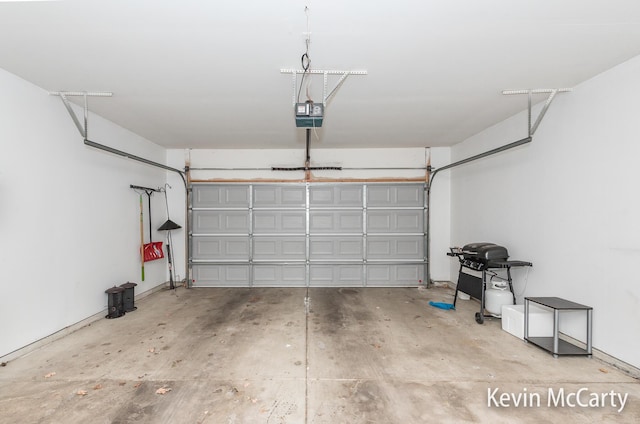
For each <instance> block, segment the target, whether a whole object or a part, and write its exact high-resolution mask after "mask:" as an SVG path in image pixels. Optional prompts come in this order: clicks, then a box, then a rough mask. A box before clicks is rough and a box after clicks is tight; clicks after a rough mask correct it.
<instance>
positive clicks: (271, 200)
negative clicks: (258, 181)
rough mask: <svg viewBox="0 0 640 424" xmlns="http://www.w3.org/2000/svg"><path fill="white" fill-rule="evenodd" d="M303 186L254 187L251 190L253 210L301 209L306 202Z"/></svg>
mask: <svg viewBox="0 0 640 424" xmlns="http://www.w3.org/2000/svg"><path fill="white" fill-rule="evenodd" d="M306 196H307V194H306V188H305V186H275V185H274V186H271V185H256V186H254V188H253V206H254V207H255V208H303V207H305V205H306V203H307V200H306Z"/></svg>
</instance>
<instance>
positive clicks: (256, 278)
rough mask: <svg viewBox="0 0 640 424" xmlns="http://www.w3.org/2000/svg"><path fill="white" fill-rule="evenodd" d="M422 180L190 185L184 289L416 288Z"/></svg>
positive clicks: (420, 264)
mask: <svg viewBox="0 0 640 424" xmlns="http://www.w3.org/2000/svg"><path fill="white" fill-rule="evenodd" d="M424 188H425V185H424V184H419V183H403V184H399V183H398V184H382V183H368V184H353V183H332V184H329V183H308V184H293V183H291V184H262V183H260V184H213V183H196V184H193V185H192V189H193V190H192V195H191V196H190V199H191V205H190V214H191V216H190V218H191V219H190V229H189V234H190V243H191V257H190V258H189V263H190V266H191V268H192V278H193V280H194V282H193V286H194V287H214V286H226V287H229V286H241V287H248V286H272V287H283V286H291V287H293V286H296V287H304V286H313V287H328V286H334V287H348V286H360V287H361V286H387V287H390V286H402V287H406V286H416V285H418V284H420V283H421V282H422V280H423V278H424V268H425V264H426V258H425V240H426V234H425V212H426V210H425V198H424V196H425V191H424Z"/></svg>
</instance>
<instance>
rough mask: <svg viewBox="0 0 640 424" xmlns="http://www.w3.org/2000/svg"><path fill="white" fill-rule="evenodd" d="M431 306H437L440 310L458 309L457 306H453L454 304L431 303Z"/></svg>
mask: <svg viewBox="0 0 640 424" xmlns="http://www.w3.org/2000/svg"><path fill="white" fill-rule="evenodd" d="M429 305H431V306H435V307H436V308H440V309H456V307H455V306H453V303H444V302H433V301H430V302H429Z"/></svg>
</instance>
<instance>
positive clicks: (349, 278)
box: [309, 264, 363, 287]
mask: <svg viewBox="0 0 640 424" xmlns="http://www.w3.org/2000/svg"><path fill="white" fill-rule="evenodd" d="M309 281H310V284H311V285H312V286H319V287H331V286H334V287H349V286H351V287H353V286H357V287H361V286H363V282H362V265H313V264H312V265H311V266H310V270H309Z"/></svg>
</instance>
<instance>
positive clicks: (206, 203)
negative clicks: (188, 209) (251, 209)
mask: <svg viewBox="0 0 640 424" xmlns="http://www.w3.org/2000/svg"><path fill="white" fill-rule="evenodd" d="M192 193H193V194H192V196H193V207H195V208H243V207H248V206H249V186H248V185H204V184H197V185H194V186H193V192H192Z"/></svg>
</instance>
